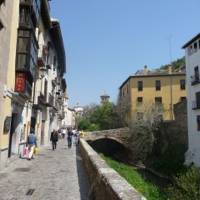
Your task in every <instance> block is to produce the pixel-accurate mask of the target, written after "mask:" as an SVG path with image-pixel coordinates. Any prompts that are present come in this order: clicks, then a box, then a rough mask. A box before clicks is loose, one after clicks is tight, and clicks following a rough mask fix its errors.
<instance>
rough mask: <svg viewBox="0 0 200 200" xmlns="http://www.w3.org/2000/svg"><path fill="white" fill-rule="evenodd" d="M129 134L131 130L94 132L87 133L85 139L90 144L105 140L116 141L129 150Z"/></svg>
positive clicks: (120, 129)
mask: <svg viewBox="0 0 200 200" xmlns="http://www.w3.org/2000/svg"><path fill="white" fill-rule="evenodd" d="M128 132H129V128H119V129H110V130H103V131H93V132H87V133H86V135H85V137H84V139H85V140H86V141H88V142H94V141H97V140H103V139H106V140H114V141H116V142H118V143H120V144H122V145H123V146H125V147H127V148H128V144H127V138H128Z"/></svg>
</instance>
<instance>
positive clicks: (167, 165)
mask: <svg viewBox="0 0 200 200" xmlns="http://www.w3.org/2000/svg"><path fill="white" fill-rule="evenodd" d="M185 151H186V150H185V146H184V145H181V144H176V145H170V146H169V147H168V148H167V149H166V151H165V152H164V153H162V154H160V155H159V156H156V157H154V158H151V161H152V164H151V166H150V167H151V168H154V169H155V170H156V171H159V172H161V173H164V174H166V175H169V176H172V175H174V174H178V173H180V172H182V171H184V170H185V167H184V165H183V163H184V159H185V157H184V154H185Z"/></svg>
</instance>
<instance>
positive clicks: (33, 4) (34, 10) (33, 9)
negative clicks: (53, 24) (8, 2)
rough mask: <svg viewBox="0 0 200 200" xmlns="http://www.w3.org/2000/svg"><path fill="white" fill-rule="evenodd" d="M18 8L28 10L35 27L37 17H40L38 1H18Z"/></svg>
mask: <svg viewBox="0 0 200 200" xmlns="http://www.w3.org/2000/svg"><path fill="white" fill-rule="evenodd" d="M20 6H21V7H27V8H30V14H31V18H32V20H33V23H34V25H35V26H36V24H37V22H38V19H39V16H40V8H41V1H40V0H20Z"/></svg>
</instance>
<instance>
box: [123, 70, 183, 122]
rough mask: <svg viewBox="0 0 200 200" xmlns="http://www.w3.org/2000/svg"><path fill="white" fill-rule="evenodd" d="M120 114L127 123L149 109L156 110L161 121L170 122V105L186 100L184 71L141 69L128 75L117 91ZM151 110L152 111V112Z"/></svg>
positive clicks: (142, 116) (171, 110)
mask: <svg viewBox="0 0 200 200" xmlns="http://www.w3.org/2000/svg"><path fill="white" fill-rule="evenodd" d="M119 90H120V91H119V105H120V108H121V113H122V114H123V116H124V117H125V119H126V121H127V122H128V123H129V122H130V120H135V119H141V118H144V117H145V114H147V112H148V111H149V110H150V108H152V107H154V108H155V107H159V108H160V109H159V112H160V114H159V115H160V117H162V119H163V120H173V119H174V114H173V105H174V104H176V103H178V102H180V101H182V100H185V99H186V88H185V72H184V71H181V72H172V69H171V67H169V70H168V71H161V70H160V71H159V70H155V71H149V70H148V69H147V67H146V66H145V68H144V70H141V71H138V72H136V74H135V75H133V76H129V77H128V79H126V80H125V81H124V82H123V83H122V85H121V86H120V88H119ZM154 110H155V109H154Z"/></svg>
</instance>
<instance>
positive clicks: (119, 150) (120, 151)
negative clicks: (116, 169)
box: [88, 138, 130, 163]
mask: <svg viewBox="0 0 200 200" xmlns="http://www.w3.org/2000/svg"><path fill="white" fill-rule="evenodd" d="M88 143H89V144H90V146H91V147H92V148H93V149H94V150H95V151H97V152H98V153H102V154H104V155H105V156H108V157H111V158H113V159H115V160H117V161H120V162H124V163H128V162H129V161H130V159H129V156H130V150H129V149H128V148H126V147H125V146H124V145H123V144H122V143H120V142H119V141H117V140H115V139H112V138H100V139H97V140H94V141H88Z"/></svg>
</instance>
